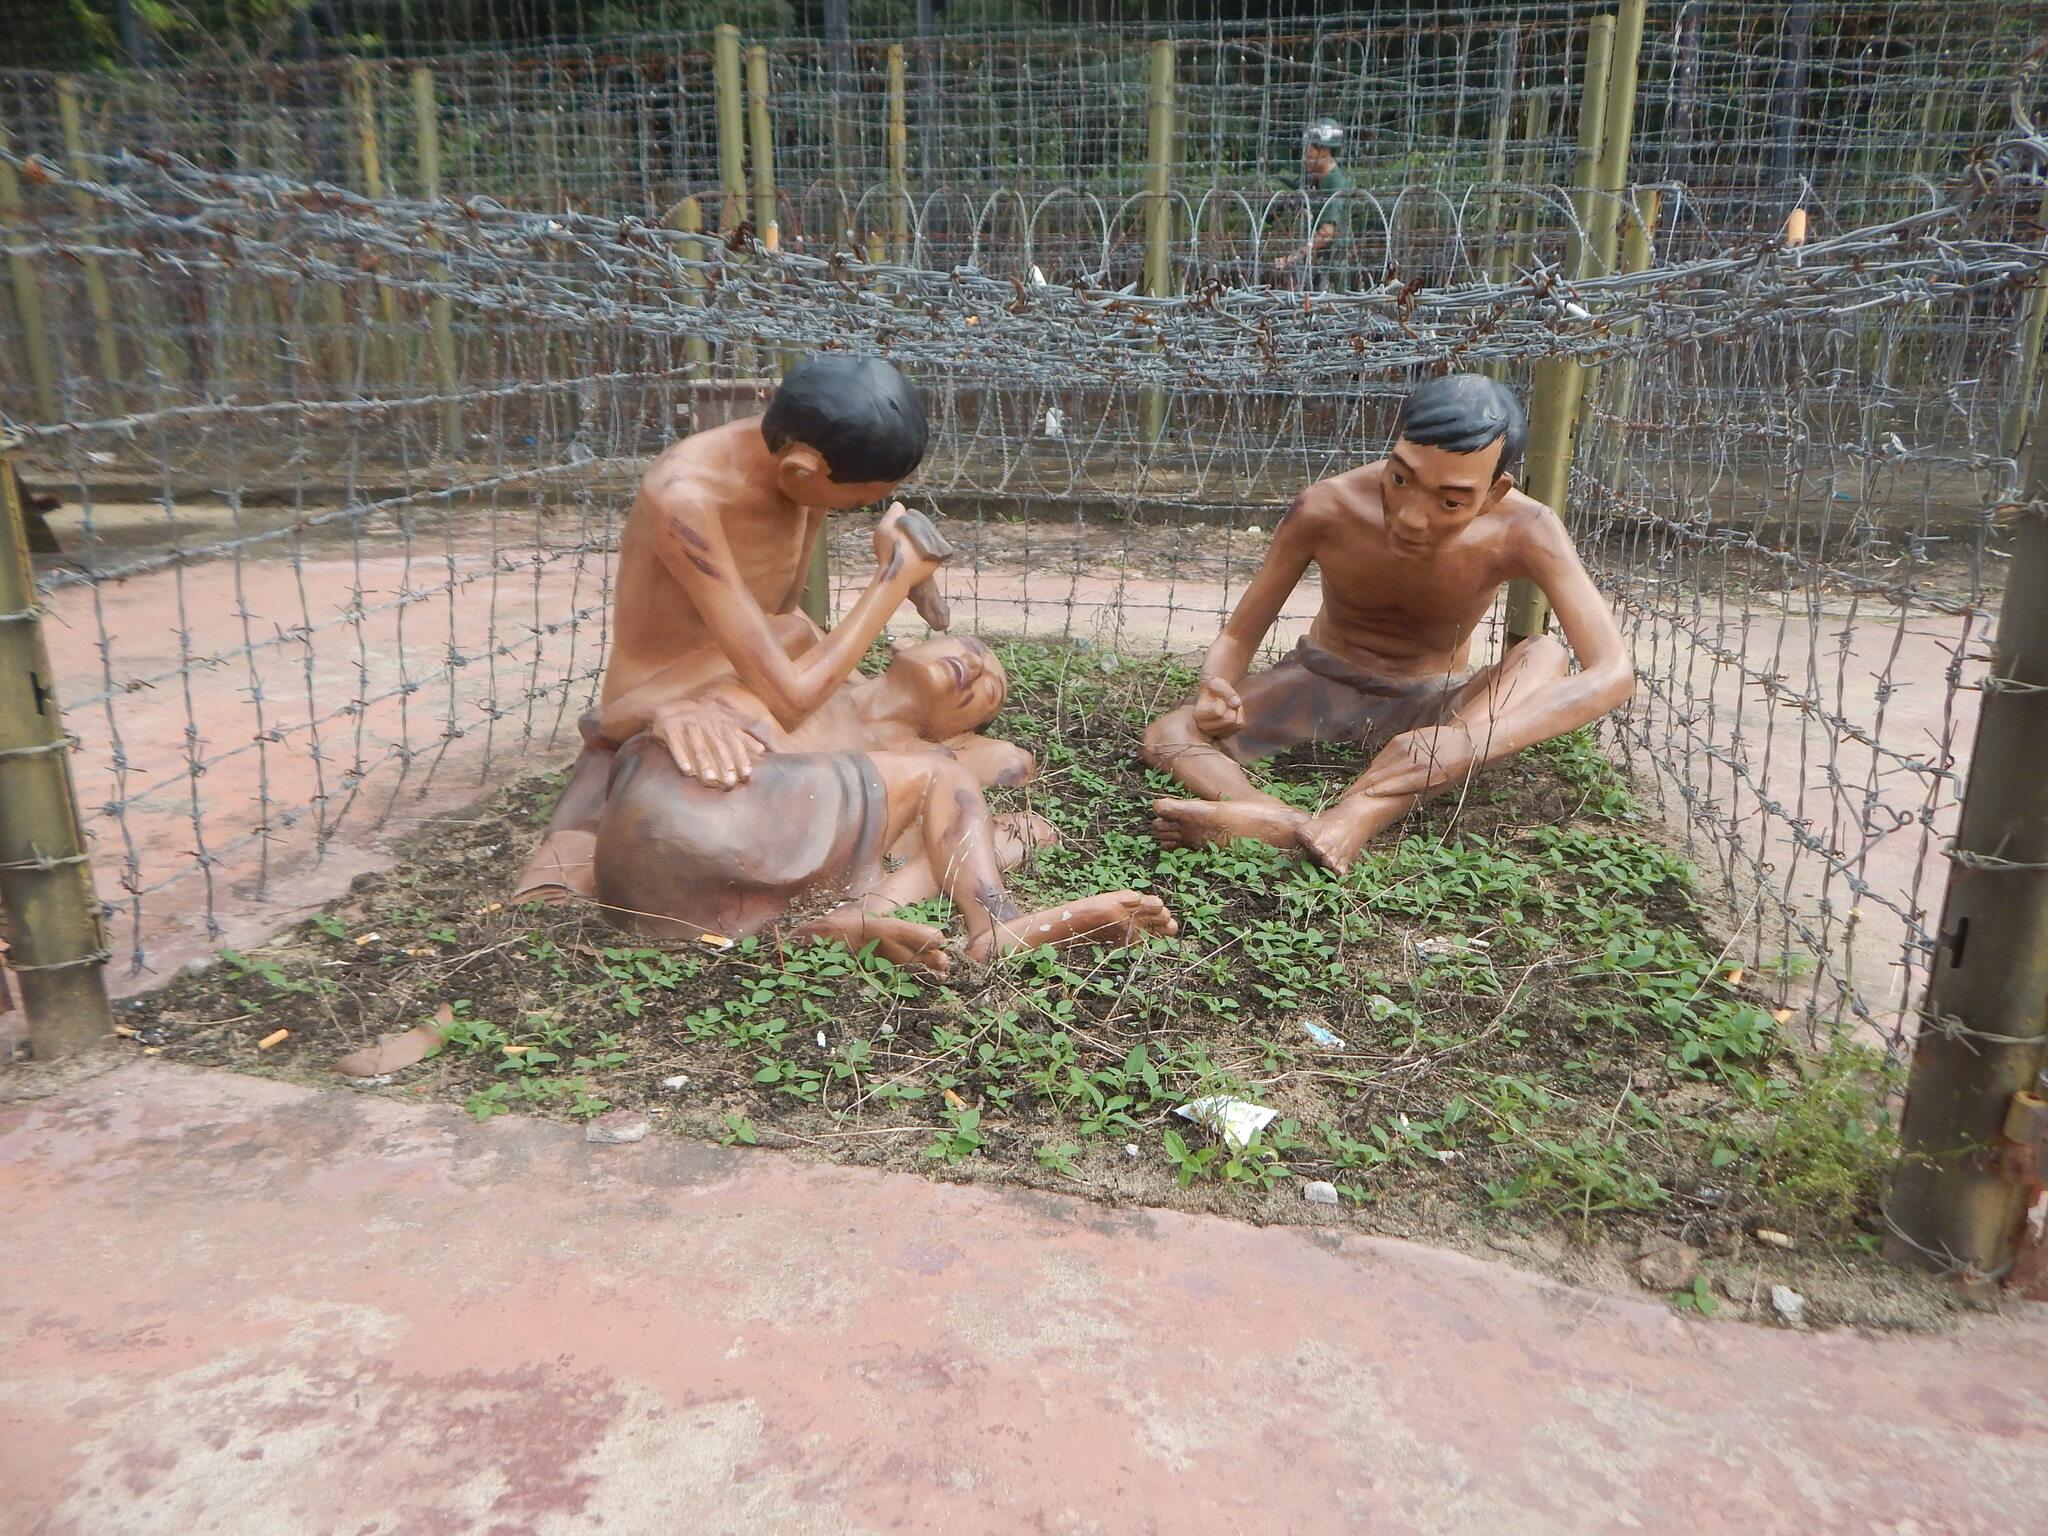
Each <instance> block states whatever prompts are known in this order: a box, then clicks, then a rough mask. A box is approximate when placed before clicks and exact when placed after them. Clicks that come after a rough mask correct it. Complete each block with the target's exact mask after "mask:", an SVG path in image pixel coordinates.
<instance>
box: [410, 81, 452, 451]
mask: <svg viewBox="0 0 2048 1536" xmlns="http://www.w3.org/2000/svg"><path fill="white" fill-rule="evenodd" d="M412 113H413V126H414V130H415V132H416V133H417V134H418V137H419V176H420V196H421V198H423V199H424V200H425V201H427V202H430V203H431V202H434V201H435V200H437V199H438V198H439V197H440V196H441V115H440V113H439V112H438V111H437V110H436V108H435V105H434V72H433V71H432V70H431V69H427V68H425V67H424V66H422V67H420V68H418V69H415V70H414V71H413V72H412ZM433 275H434V277H435V278H436V279H437V280H440V281H446V280H447V277H448V269H447V267H446V266H443V265H439V264H436V265H435V267H434V268H433ZM427 315H428V320H429V323H430V325H431V326H432V329H433V337H434V383H435V386H436V387H437V388H438V389H439V390H440V391H441V393H442V395H443V396H444V397H445V399H444V401H443V404H442V406H441V453H442V456H443V457H444V458H449V459H454V458H458V457H460V456H461V453H462V449H463V441H462V406H461V405H460V404H459V403H458V402H457V401H456V399H455V389H456V369H455V304H454V301H453V300H452V299H449V298H447V297H446V296H445V295H444V296H441V297H437V298H434V299H432V300H430V301H428V305H427Z"/></svg>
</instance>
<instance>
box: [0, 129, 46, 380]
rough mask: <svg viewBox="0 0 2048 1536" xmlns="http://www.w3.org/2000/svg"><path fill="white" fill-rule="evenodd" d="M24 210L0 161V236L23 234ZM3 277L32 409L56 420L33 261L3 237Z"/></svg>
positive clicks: (2, 140) (2, 138) (1, 140)
mask: <svg viewBox="0 0 2048 1536" xmlns="http://www.w3.org/2000/svg"><path fill="white" fill-rule="evenodd" d="M7 147H8V142H7V129H6V127H5V125H0V149H6V148H7ZM27 230H28V215H27V211H26V210H25V209H24V208H23V207H22V203H21V182H20V180H19V178H17V177H16V176H15V174H14V167H13V166H12V165H10V164H8V163H7V162H6V161H4V160H0V236H13V235H16V234H26V233H27ZM7 278H8V281H9V283H10V284H12V286H13V288H14V316H15V319H16V320H17V321H19V322H20V325H21V343H22V350H23V351H25V352H27V353H28V376H29V382H30V384H31V385H32V386H33V387H34V391H35V397H36V411H37V412H38V414H40V415H41V416H42V418H43V420H44V421H56V420H57V419H58V417H59V415H60V414H61V413H60V412H59V410H58V406H57V353H56V351H55V349H54V348H52V347H51V345H50V329H49V324H48V321H47V320H46V319H45V317H44V314H43V287H42V282H41V280H40V279H39V278H38V277H37V276H36V267H35V262H34V261H33V260H31V259H30V257H29V254H28V252H26V251H24V250H22V249H21V248H20V247H19V246H17V245H16V244H15V243H14V241H13V239H12V238H9V239H8V240H7Z"/></svg>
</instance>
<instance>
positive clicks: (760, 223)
mask: <svg viewBox="0 0 2048 1536" xmlns="http://www.w3.org/2000/svg"><path fill="white" fill-rule="evenodd" d="M747 128H748V131H749V135H750V137H751V139H752V148H753V172H754V239H755V241H756V243H758V244H759V245H760V247H761V249H762V250H764V251H767V252H768V253H769V254H771V255H772V254H774V253H775V252H776V251H779V250H781V249H782V227H781V225H780V224H779V223H778V222H777V221H776V217H775V125H774V122H773V120H772V119H771V118H770V117H769V115H768V50H767V49H766V48H763V47H760V46H758V45H757V46H755V47H753V48H749V49H748V50H747ZM791 361H792V359H791V358H790V357H789V355H788V354H786V353H784V352H783V351H781V350H780V349H779V348H774V347H771V348H770V349H769V350H768V357H767V366H768V367H769V368H770V369H771V370H774V371H776V372H778V373H779V372H780V371H782V370H783V369H786V368H787V367H789V365H790V363H791ZM815 553H816V552H815V551H813V558H815Z"/></svg>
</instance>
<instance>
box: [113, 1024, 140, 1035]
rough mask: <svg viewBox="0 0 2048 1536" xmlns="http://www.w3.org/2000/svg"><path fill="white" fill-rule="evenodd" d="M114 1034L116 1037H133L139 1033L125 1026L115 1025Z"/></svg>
mask: <svg viewBox="0 0 2048 1536" xmlns="http://www.w3.org/2000/svg"><path fill="white" fill-rule="evenodd" d="M114 1033H115V1034H117V1035H133V1034H137V1033H139V1031H137V1030H133V1029H130V1028H129V1027H128V1026H127V1025H126V1024H116V1025H115V1026H114Z"/></svg>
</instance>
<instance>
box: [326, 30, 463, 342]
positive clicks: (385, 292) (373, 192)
mask: <svg viewBox="0 0 2048 1536" xmlns="http://www.w3.org/2000/svg"><path fill="white" fill-rule="evenodd" d="M349 96H350V102H349V107H350V111H351V112H352V113H353V115H354V117H355V120H356V144H357V146H358V148H359V150H360V151H361V158H362V163H363V191H364V193H365V194H366V195H367V196H369V197H372V198H375V199H378V200H380V201H381V200H382V199H383V198H384V197H385V196H386V195H387V194H388V193H389V192H390V190H391V189H390V187H389V185H388V184H387V183H386V181H385V179H384V150H383V146H382V144H381V143H380V142H379V141H378V138H377V86H376V78H375V76H373V75H372V74H371V73H370V66H369V64H368V63H367V62H365V61H364V60H362V59H357V60H356V61H355V62H354V63H352V64H351V65H350V66H349ZM435 158H436V159H437V160H438V159H439V156H438V155H436V157H435ZM436 169H437V170H438V169H439V167H438V166H437V167H436ZM339 299H340V291H339V290H338V289H337V290H336V300H337V302H339ZM377 308H378V313H379V314H380V315H382V316H383V319H384V334H383V336H382V337H381V338H379V345H377V346H376V347H373V348H372V349H371V351H372V353H373V355H381V356H382V357H383V359H384V363H385V370H386V372H387V373H390V374H392V375H397V374H399V373H401V372H402V371H403V370H402V368H401V367H400V363H399V355H398V348H399V338H400V336H401V335H402V334H403V333H402V331H401V330H400V328H399V324H398V295H397V294H395V293H393V292H392V291H391V290H390V289H389V288H386V287H385V286H384V285H383V284H381V283H380V284H378V285H377ZM336 350H337V351H339V350H340V349H339V348H338V347H337V348H336Z"/></svg>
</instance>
